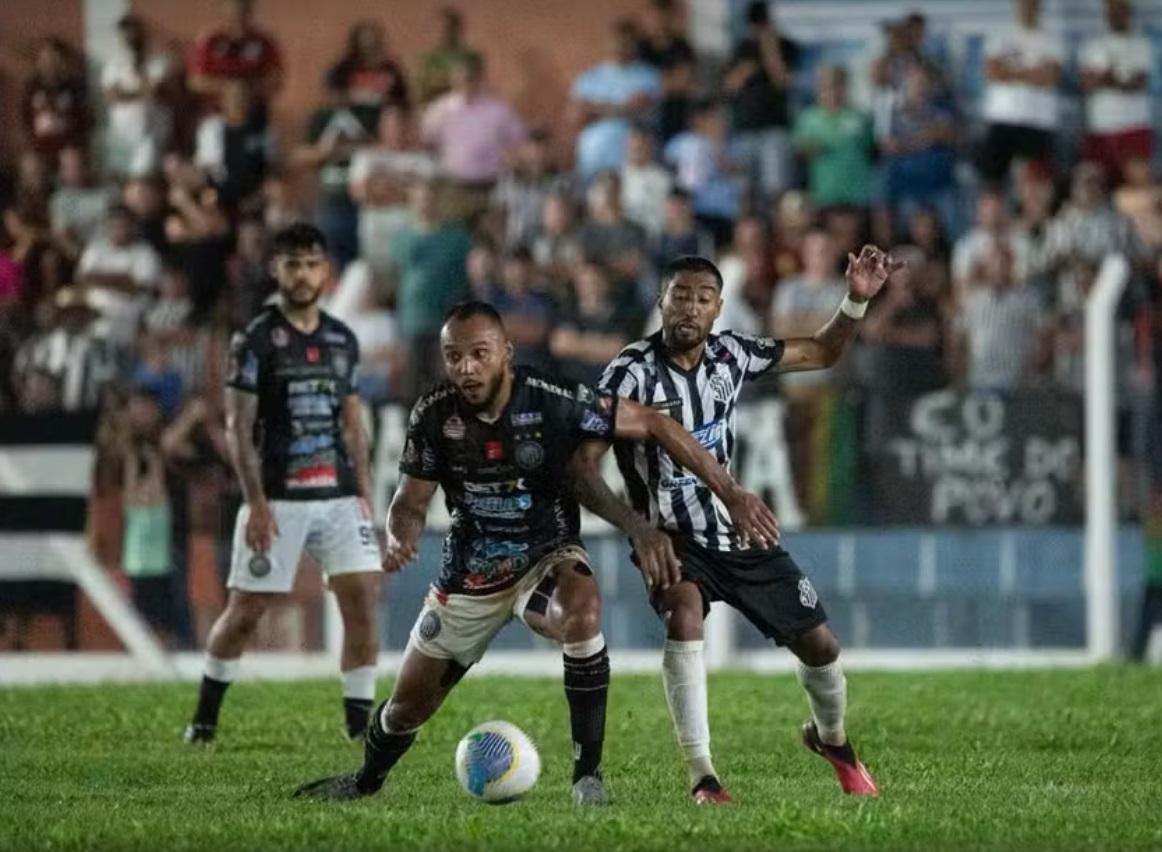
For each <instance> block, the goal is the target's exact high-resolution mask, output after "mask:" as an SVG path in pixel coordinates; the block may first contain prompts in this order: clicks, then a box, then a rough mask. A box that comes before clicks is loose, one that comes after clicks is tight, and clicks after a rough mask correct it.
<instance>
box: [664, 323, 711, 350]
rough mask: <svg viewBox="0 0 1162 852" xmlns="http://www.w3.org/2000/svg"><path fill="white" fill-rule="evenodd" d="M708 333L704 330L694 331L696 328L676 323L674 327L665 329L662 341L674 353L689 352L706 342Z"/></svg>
mask: <svg viewBox="0 0 1162 852" xmlns="http://www.w3.org/2000/svg"><path fill="white" fill-rule="evenodd" d="M706 337H707V333H706V331H705V330H703V329H702V328H698V330H697V332H695V331H694V326H686V325H681V327H679V324H677V323H675V324H674V325H672V326H669V327H667V328H665V329H664V330H663V332H662V340H663V342H664V343H665V344H666V348H668V349H670V350H672V351H674V352H689V351H690V350H691V349H697V348H698V347H699V346H701V345H702V344H703V343H705V342H706Z"/></svg>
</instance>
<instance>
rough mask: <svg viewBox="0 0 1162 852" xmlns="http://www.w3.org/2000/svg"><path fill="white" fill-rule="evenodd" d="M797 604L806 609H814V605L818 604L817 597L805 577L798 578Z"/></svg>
mask: <svg viewBox="0 0 1162 852" xmlns="http://www.w3.org/2000/svg"><path fill="white" fill-rule="evenodd" d="M799 603H801V604H802V605H803V606H805V607H807V609H815V604H817V603H819V595H818V594H816V593H815V587H814V586H812V585H811V581H810V580H808V579H807V578H806V577H800V578H799Z"/></svg>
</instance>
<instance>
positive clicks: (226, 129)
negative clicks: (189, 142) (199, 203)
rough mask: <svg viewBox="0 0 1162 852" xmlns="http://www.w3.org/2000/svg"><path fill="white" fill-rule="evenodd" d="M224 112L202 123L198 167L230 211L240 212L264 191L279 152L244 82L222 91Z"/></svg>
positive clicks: (196, 158) (196, 157)
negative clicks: (243, 206) (248, 201)
mask: <svg viewBox="0 0 1162 852" xmlns="http://www.w3.org/2000/svg"><path fill="white" fill-rule="evenodd" d="M218 92H219V99H220V102H221V111H220V112H217V113H214V114H213V115H207V116H206V117H205V118H203V119H202V120H201V122H199V124H198V135H197V145H196V148H195V151H194V164H195V165H196V166H197V167H198V168H200V169H202V170H203V171H204V172H205V173H206V175H207V176H208V177H209V179H210V182H211V183H212V184H213V185H214V187H215V188H216V189H217V190H218V194H219V199H220V201H221V203H222V204H223V205H224V206H225V208H226V209H227V210H237V209H238V208H239V207H241V206H242V205H243V204H244V203H246V202H247V200H249V199H251V198H253V197H254V196H255V194H256V193H258V192H259V190H261V189H262V186H263V183H264V182H265V181H266V177H267V175H269V174H270V172H271V169H272V167H273V166H274V164H275V162H276V160H277V158H278V152H277V149H276V147H275V139H274V132H273V131H272V130H271V129H270V128H269V127H268V126H267V123H266V121H265V119H262V118H261V115H260V113H258V112H256V111H255V110H254V108H253V106H254V102H253V100H252V98H251V94H250V89H249V88H248V87H247V86H246V84H244V83H242V82H240V81H229V82H225V83H223V84H222V85H221V86H220V87H219V89H218Z"/></svg>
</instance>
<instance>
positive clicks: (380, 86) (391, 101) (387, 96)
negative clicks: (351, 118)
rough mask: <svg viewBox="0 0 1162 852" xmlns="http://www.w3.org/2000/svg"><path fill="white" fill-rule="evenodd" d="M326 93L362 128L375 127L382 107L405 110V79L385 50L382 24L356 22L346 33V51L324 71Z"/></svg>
mask: <svg viewBox="0 0 1162 852" xmlns="http://www.w3.org/2000/svg"><path fill="white" fill-rule="evenodd" d="M325 88H326V89H327V91H329V92H334V93H335V94H336V95H337V96H338V97H339V99H340V102H341V103H343V104H345V105H347V106H348V107H349V108H350V109H351V111H352V112H353V113H355V117H356V118H358V119H359V123H360V124H361V125H363V126H364V127H368V128H375V127H377V126H378V125H379V118H380V114H381V113H382V111H383V109H384V107H399V108H400V109H405V110H406V109H407V108H408V107H409V105H410V100H409V97H408V86H407V77H406V75H405V74H404V70H403V66H402V65H400V64H399V62H397V61H396V60H395V59H393V58H392V57H391V56H390V54H389V53H388V51H387V44H386V37H385V35H384V31H383V25H382V24H381V23H379V22H378V21H360V22H359V23H357V24H355V25H354V26H353V27H352V28H351V30H350V32H349V33H348V34H347V49H346V51H345V52H344V54H343V58H342V59H340V60H339V61H338V62H337V63H336V64H335V65H333V66H331V69H330V70H329V71H328V72H327V80H326V87H325Z"/></svg>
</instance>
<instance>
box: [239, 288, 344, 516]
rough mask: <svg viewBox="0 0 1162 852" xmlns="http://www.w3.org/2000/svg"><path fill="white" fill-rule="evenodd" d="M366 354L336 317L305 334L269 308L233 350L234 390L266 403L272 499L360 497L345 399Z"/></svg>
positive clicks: (261, 446) (260, 432) (263, 451)
mask: <svg viewBox="0 0 1162 852" xmlns="http://www.w3.org/2000/svg"><path fill="white" fill-rule="evenodd" d="M358 364H359V346H358V344H357V342H356V340H355V335H354V334H352V333H351V330H350V329H349V328H347V326H346V325H344V324H343V323H341V322H340V321H339V320H337V319H335V318H334V317H332V316H330V315H328V314H326V313H320V317H319V325H318V327H317V328H316V329H315V330H314V332H312V333H311V334H303V333H302V332H301V331H299V330H298V329H297V328H295V327H294V326H293V325H291V324H290V323H289V322H288V321H287V319H286V317H285V316H284V315H283V313H282V311H281V310H279V309H278V308H277V307H269V308H267V309H265V310H264V311H263V312H262V313H260V314H259V315H258V316H257V317H255V319H254V321H253V322H251V323H250V325H249V326H247V327H246V330H245V331H241V332H238V333H237V334H235V335H234V339H233V340H232V341H231V343H230V365H229V369H228V371H227V378H226V384H227V385H229V386H230V387H232V388H236V389H237V390H240V391H246V392H247V393H253V394H257V395H258V420H257V423H256V424H255V442H256V444H257V446H258V450H259V453H260V455H261V458H262V486H263V489H264V491H265V492H266V496H267V498H268V499H272V500H273V499H278V500H328V499H332V498H336V497H349V496H354V495H356V494H358V493H359V490H358V486H357V482H356V479H355V469H354V467H353V466H352V464H351V459H350V457H349V456H348V454H347V447H346V445H345V444H344V441H343V428H342V416H341V412H342V406H343V398H344V397H346V396H347V395H348V394H352V393H355V392H356V370H357V368H358Z"/></svg>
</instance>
